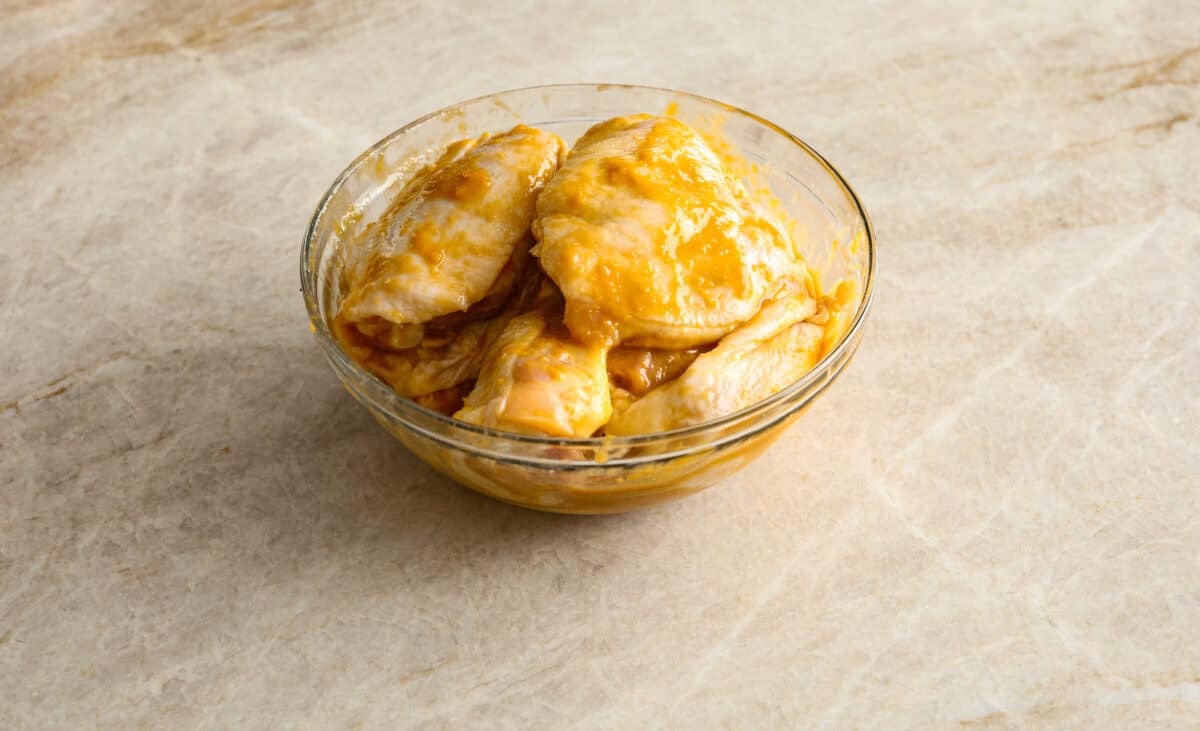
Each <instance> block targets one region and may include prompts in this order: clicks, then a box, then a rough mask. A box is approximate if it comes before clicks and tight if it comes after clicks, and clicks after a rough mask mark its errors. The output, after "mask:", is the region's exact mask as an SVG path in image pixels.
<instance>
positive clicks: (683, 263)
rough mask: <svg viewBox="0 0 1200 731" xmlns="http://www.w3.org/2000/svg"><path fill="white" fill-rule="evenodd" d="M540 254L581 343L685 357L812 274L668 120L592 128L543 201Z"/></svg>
mask: <svg viewBox="0 0 1200 731" xmlns="http://www.w3.org/2000/svg"><path fill="white" fill-rule="evenodd" d="M533 233H534V236H535V237H536V238H537V240H538V244H537V246H536V247H535V249H534V254H535V255H536V256H537V257H538V259H539V261H540V262H541V265H542V268H543V269H544V270H545V271H546V273H547V274H548V275H549V276H550V278H551V279H553V280H554V282H555V283H556V284H557V285H558V286H559V288H560V289H561V290H562V292H563V295H564V296H565V297H566V301H567V307H566V316H565V319H566V324H567V327H568V328H570V330H571V333H572V334H573V335H574V336H575V337H576V338H577V339H579V340H581V341H585V342H600V343H605V344H608V345H615V344H617V343H626V344H630V345H640V346H645V347H658V348H672V349H682V348H689V347H692V346H696V345H702V344H705V343H711V342H713V341H715V340H717V339H719V338H720V337H721V336H723V335H725V334H726V333H728V332H730V331H732V330H733V329H734V328H735V327H737V326H738V325H739V324H741V323H743V322H745V321H747V320H749V319H750V318H751V317H753V316H754V313H755V312H757V311H758V309H759V307H760V305H761V304H762V303H763V301H764V300H767V299H769V298H771V297H773V296H775V294H776V293H777V292H778V291H779V290H780V288H781V287H783V286H786V283H789V282H799V281H803V279H804V277H805V276H806V269H805V267H804V264H803V261H802V260H801V259H800V257H799V256H798V255H797V253H796V251H795V248H794V246H793V245H792V241H791V239H790V237H789V236H788V235H787V234H786V232H785V231H784V230H783V229H782V227H781V226H780V225H779V224H778V222H776V221H775V220H773V219H772V218H771V217H770V216H769V215H768V214H767V213H766V211H765V210H763V209H762V208H761V207H760V206H758V205H756V204H755V202H754V201H753V200H751V198H750V196H749V195H748V194H747V193H746V190H745V188H744V187H743V186H742V184H741V182H740V181H739V180H738V179H737V178H736V177H735V176H734V175H732V174H731V173H730V172H728V171H727V170H726V169H725V167H724V166H723V165H722V162H721V160H720V158H719V157H718V156H717V155H716V153H714V152H713V150H712V148H711V147H709V145H708V144H707V143H706V142H705V141H704V139H703V137H701V136H700V135H699V134H698V133H697V132H696V131H695V130H693V129H692V128H691V127H688V126H687V125H685V124H683V123H682V122H679V121H678V120H675V119H672V118H668V117H652V116H647V115H635V116H629V117H618V118H615V119H611V120H608V121H607V122H603V123H601V124H598V125H596V126H594V127H592V128H591V129H590V130H588V131H587V133H585V134H584V135H583V137H582V138H580V140H579V141H578V142H577V143H576V144H575V146H574V148H573V149H572V150H571V153H570V155H569V156H568V158H567V160H566V161H565V162H564V163H563V164H562V166H561V167H560V168H559V170H558V172H557V173H556V174H555V175H554V177H553V178H552V179H551V180H550V182H549V183H548V184H547V185H546V188H545V190H543V191H542V194H541V195H540V196H539V198H538V202H537V215H536V217H535V219H534V222H533Z"/></svg>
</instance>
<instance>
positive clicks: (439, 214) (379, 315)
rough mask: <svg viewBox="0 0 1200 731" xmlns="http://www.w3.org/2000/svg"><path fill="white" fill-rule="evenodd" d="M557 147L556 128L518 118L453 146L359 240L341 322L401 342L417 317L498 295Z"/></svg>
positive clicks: (408, 342) (525, 243)
mask: <svg viewBox="0 0 1200 731" xmlns="http://www.w3.org/2000/svg"><path fill="white" fill-rule="evenodd" d="M564 154H565V146H564V145H563V142H562V140H561V139H559V138H558V137H557V136H556V135H553V134H550V133H548V132H544V131H542V130H538V129H534V128H531V127H526V126H524V125H519V126H517V127H515V128H513V129H512V130H511V131H509V132H506V133H504V134H501V135H497V136H495V137H490V138H489V137H486V136H485V137H483V138H480V139H477V140H464V141H461V142H458V143H455V144H454V145H451V146H450V147H449V148H448V149H447V151H446V152H445V153H444V154H443V155H442V157H441V158H440V159H439V160H438V161H437V162H436V163H435V164H434V165H433V166H432V168H430V169H426V170H424V171H422V172H421V173H419V174H418V175H417V176H416V178H415V179H414V180H413V181H410V183H409V184H408V185H406V186H405V187H404V189H403V190H402V191H401V193H400V195H399V196H398V197H397V198H396V200H395V201H393V202H392V204H391V206H390V207H389V209H388V210H387V212H386V213H384V215H383V217H382V218H381V219H380V220H379V221H378V222H377V223H376V224H375V225H373V226H371V227H370V228H369V229H368V231H367V235H366V237H365V240H364V241H362V242H358V243H356V247H357V248H359V249H360V250H361V251H360V252H359V253H357V254H356V255H355V256H354V257H353V260H352V261H351V262H350V263H349V264H348V266H347V268H346V271H345V272H344V275H345V276H344V282H343V286H344V290H345V291H346V293H347V294H346V296H345V298H344V299H343V300H342V302H341V306H340V308H339V310H338V314H337V319H338V320H339V322H340V325H341V327H342V328H343V329H344V328H346V327H349V326H353V327H355V328H357V329H358V330H359V331H360V332H362V334H363V335H364V336H366V337H367V338H369V339H371V340H373V341H375V342H376V343H378V344H379V345H380V346H381V347H385V348H388V349H392V350H399V349H404V348H407V347H412V346H414V345H416V344H417V343H418V342H419V341H420V340H421V336H422V333H421V327H420V325H421V324H422V323H426V322H429V321H431V320H434V319H435V318H438V317H443V316H447V315H451V314H453V313H462V312H465V311H467V310H468V309H469V308H470V307H471V306H472V305H474V304H475V303H477V302H479V301H480V300H484V299H485V298H490V299H492V300H498V301H500V302H503V300H504V298H505V297H507V295H508V294H509V293H510V292H511V288H512V287H515V285H516V283H517V281H518V280H519V278H520V277H519V276H515V277H507V278H506V277H503V276H501V275H502V274H503V273H504V272H505V271H506V268H507V270H508V271H510V272H513V273H515V274H518V275H519V274H520V273H521V271H523V269H524V263H525V259H526V255H527V252H528V247H529V245H530V243H531V241H530V238H529V227H530V223H531V221H532V219H533V214H534V205H535V201H536V199H537V196H538V193H539V192H540V191H541V190H542V187H543V186H544V185H545V183H546V181H547V180H549V179H550V176H551V175H552V174H553V173H554V171H555V169H557V167H558V163H559V161H560V159H561V158H562V156H563V155H564ZM506 287H507V288H509V289H508V290H507V291H505V288H506Z"/></svg>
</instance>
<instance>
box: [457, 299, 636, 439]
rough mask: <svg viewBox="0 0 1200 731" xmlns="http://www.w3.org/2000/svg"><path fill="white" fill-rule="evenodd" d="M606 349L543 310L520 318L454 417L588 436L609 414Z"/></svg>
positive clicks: (493, 352) (526, 430)
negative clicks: (580, 339)
mask: <svg viewBox="0 0 1200 731" xmlns="http://www.w3.org/2000/svg"><path fill="white" fill-rule="evenodd" d="M605 353H606V349H605V348H604V347H602V346H599V345H585V344H581V343H578V342H576V341H575V340H573V339H572V338H571V334H570V333H569V332H567V330H566V328H564V327H563V326H562V325H561V323H555V321H554V318H552V317H550V316H548V315H547V314H546V313H544V312H536V311H535V312H529V313H526V314H524V315H519V316H518V317H516V318H514V319H513V320H512V321H510V322H509V323H508V325H507V326H506V327H505V328H504V332H502V333H501V334H500V336H499V337H498V338H497V339H496V340H495V341H494V342H493V343H492V344H491V346H490V348H489V350H488V355H487V358H486V359H485V361H484V364H483V368H482V370H481V371H480V373H479V382H478V383H477V384H476V386H475V389H474V390H473V391H471V393H470V395H469V396H467V399H466V403H465V405H464V406H463V408H462V409H461V410H460V411H459V412H458V413H456V414H455V415H454V416H455V418H457V419H462V420H463V421H467V422H470V423H472V424H479V425H481V426H489V427H493V428H496V429H504V430H507V431H514V432H520V433H524V434H545V435H548V436H554V437H590V436H591V435H592V434H593V433H594V432H595V431H596V430H597V429H599V428H600V427H602V426H604V423H605V422H606V421H608V417H609V416H610V415H611V414H612V400H611V397H610V395H609V386H608V373H607V371H606V370H605V367H604V362H605Z"/></svg>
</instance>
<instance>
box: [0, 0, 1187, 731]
mask: <svg viewBox="0 0 1200 731" xmlns="http://www.w3.org/2000/svg"><path fill="white" fill-rule="evenodd" d="M807 5H808V4H801V3H782V2H781V3H777V4H764V3H758V2H750V1H746V2H739V3H730V4H727V5H724V4H723V5H717V4H715V3H714V4H712V5H711V6H706V5H702V4H699V3H686V2H678V1H675V0H672V1H670V2H667V1H662V2H604V3H590V2H589V3H584V2H580V3H546V4H542V5H539V4H537V3H534V2H528V1H526V0H518V1H517V2H507V3H483V2H470V3H443V2H424V3H418V2H398V3H384V2H378V3H371V2H349V3H341V2H309V3H296V4H294V5H293V4H287V3H283V2H253V3H232V2H231V3H227V4H224V5H221V4H219V3H183V2H180V3H174V2H172V3H166V2H163V3H150V2H137V1H132V0H131V1H130V2H119V3H108V2H95V1H91V2H89V1H86V0H74V1H73V0H63V1H61V2H45V3H41V2H29V0H16V2H12V1H11V0H10V2H7V3H5V6H4V9H3V12H2V13H0V66H2V68H3V71H2V72H0V73H2V76H0V130H2V133H0V176H2V177H0V204H2V206H0V210H3V212H4V215H5V223H4V225H3V227H2V231H3V233H2V234H0V302H2V303H3V304H2V308H0V335H2V342H3V345H2V346H0V373H3V380H2V382H0V728H5V729H24V728H29V729H49V728H71V729H74V728H87V727H93V726H97V727H106V728H335V729H336V728H367V729H376V728H379V729H388V728H401V727H404V728H407V727H412V728H431V729H437V728H456V729H457V728H519V727H527V728H576V729H601V728H622V729H630V728H659V727H661V728H770V727H776V728H779V727H794V728H817V727H819V728H887V729H906V728H913V729H928V728H944V729H964V728H969V729H1007V728H1019V729H1020V728H1062V729H1068V728H1071V729H1074V728H1098V729H1116V728H1120V729H1159V728H1180V729H1182V728H1197V727H1200V447H1198V446H1197V443H1198V439H1200V351H1198V347H1200V343H1198V337H1197V332H1198V328H1200V297H1198V294H1197V291H1198V289H1200V184H1198V182H1197V177H1198V173H1200V46H1198V45H1197V44H1198V43H1200V8H1198V7H1197V6H1196V5H1195V3H1193V2H1187V1H1184V2H1159V1H1151V0H1138V1H1133V2H1130V1H1128V0H1094V1H1091V2H1082V1H1080V0H1070V1H1068V2H1058V3H1022V4H1021V5H1020V6H1017V5H1015V4H1008V3H1004V4H1000V3H996V4H992V3H910V2H896V1H893V0H887V1H885V2H879V3H851V2H830V3H820V4H819V6H817V7H806V6H807ZM590 80H595V81H620V82H635V83H636V82H641V83H651V84H655V85H661V86H669V87H677V88H682V89H687V90H691V91H696V92H700V93H703V94H706V95H709V96H714V97H717V98H719V99H723V100H726V101H729V102H732V103H735V104H738V105H741V106H744V107H746V108H748V109H751V110H754V111H756V112H758V113H760V114H762V115H764V116H766V117H767V118H769V119H772V120H774V121H777V122H779V123H780V124H782V125H784V126H785V127H787V128H789V129H791V130H793V131H795V132H796V133H797V134H799V135H800V136H802V137H804V138H805V139H806V140H808V141H809V142H811V143H812V144H813V145H814V146H815V147H816V148H817V149H818V150H820V151H822V152H823V153H824V154H826V155H827V156H828V157H829V158H830V159H831V160H832V161H833V162H834V164H835V165H837V166H839V168H840V169H841V170H842V171H843V172H844V173H845V174H846V175H847V177H848V178H849V179H850V180H851V182H852V183H853V184H855V185H856V187H857V189H858V191H859V193H860V194H861V195H862V197H863V199H864V201H865V203H866V205H867V207H868V209H869V210H870V211H871V213H872V215H873V218H874V221H875V224H876V227H877V229H878V235H879V240H880V250H881V253H880V266H879V268H880V279H879V289H878V299H877V301H876V305H877V307H876V309H875V312H874V315H873V318H872V321H871V322H870V326H869V329H868V331H867V334H866V338H865V341H864V344H863V347H862V350H861V351H860V353H859V357H858V358H857V360H856V361H855V362H854V363H853V364H852V365H851V367H850V369H849V370H848V372H847V373H846V375H845V377H844V378H843V379H842V380H841V381H840V382H839V384H838V385H837V386H836V387H835V388H834V389H833V390H832V391H831V392H830V393H829V394H828V395H827V397H825V398H824V399H823V400H822V401H821V402H819V403H818V405H817V406H816V407H814V408H813V409H812V410H811V412H810V413H809V414H808V415H807V416H806V417H805V419H803V420H802V421H801V422H800V423H799V424H797V425H796V426H795V427H794V428H793V429H792V430H791V431H790V432H788V434H787V435H786V436H785V437H784V438H783V439H782V440H781V441H780V443H778V444H777V445H776V446H775V447H773V448H772V449H771V451H769V452H768V453H767V455H766V456H765V457H764V458H763V459H762V460H761V461H759V462H757V463H756V464H754V465H753V466H752V467H750V468H748V469H747V470H745V471H744V472H742V473H741V474H740V475H739V476H737V477H736V478H734V479H731V480H729V481H728V482H727V483H726V484H724V485H722V486H720V487H718V488H714V489H712V490H709V491H707V492H705V493H702V494H700V495H698V496H696V497H693V498H690V499H688V500H685V501H682V502H678V503H674V504H671V505H667V506H663V507H660V508H655V509H651V510H646V511H644V512H640V513H635V514H628V515H623V516H615V517H604V518H570V517H561V516H554V515H543V514H538V513H533V512H527V511H523V510H519V509H516V508H511V507H508V506H505V505H501V504H498V503H495V502H491V501H489V500H487V499H485V498H482V497H479V496H477V495H475V494H473V493H470V492H468V491H466V490H464V489H462V488H459V487H457V486H455V485H453V484H451V483H449V482H447V481H446V480H445V479H443V478H441V477H439V476H437V475H435V474H433V473H432V472H431V471H430V470H429V469H428V468H427V467H425V466H424V465H423V464H421V463H419V462H418V461H416V460H415V459H414V458H413V457H412V456H410V455H409V454H408V453H407V452H405V451H404V449H403V448H401V447H400V446H398V445H397V444H396V443H394V442H393V441H392V440H391V439H390V438H389V437H388V436H387V435H386V434H385V433H384V432H383V431H382V430H381V429H379V428H378V427H377V426H376V425H375V424H374V423H373V422H371V421H370V420H369V418H368V416H367V414H366V413H365V412H364V411H363V409H361V408H360V407H359V406H358V405H357V404H356V403H354V402H353V401H352V400H351V399H350V398H349V397H348V396H347V395H346V393H344V392H343V391H342V390H341V388H340V387H339V385H338V383H337V380H336V379H335V378H334V376H333V374H332V373H331V372H330V371H329V369H328V368H327V366H326V365H325V363H324V362H323V360H322V357H321V355H320V354H319V352H318V350H317V346H316V345H315V343H314V342H313V341H312V338H311V337H310V335H309V333H308V330H307V327H306V319H305V315H304V312H303V306H302V302H301V298H300V295H299V293H298V292H297V289H298V276H297V265H298V262H297V260H298V255H297V254H298V246H299V241H300V236H301V234H302V232H303V228H304V226H305V224H306V222H307V219H308V216H309V215H310V213H311V211H312V208H313V207H314V205H315V204H316V202H317V199H318V197H319V196H320V195H321V193H322V192H323V191H324V190H325V188H326V186H327V185H328V184H329V183H330V182H331V181H332V179H333V177H334V176H335V175H336V174H337V173H338V171H339V170H340V169H341V168H342V167H343V166H344V165H345V164H346V163H347V162H349V160H351V159H352V158H353V157H354V156H355V155H356V154H357V153H358V152H359V151H360V150H362V149H364V148H365V147H367V146H368V145H369V144H371V143H372V142H373V141H374V140H376V139H377V138H379V137H381V136H383V135H384V134H386V133H387V132H389V131H391V130H392V129H394V128H396V127H398V126H400V125H401V124H403V123H405V122H407V121H409V120H410V119H413V118H415V117H417V116H419V115H421V114H424V113H426V112H428V111H431V110H434V109H437V108H439V107H441V106H444V105H446V104H449V103H452V102H455V101H457V100H460V99H464V98H467V97H471V96H474V95H478V94H481V93H486V92H489V91H493V90H497V89H502V88H508V87H515V86H524V85H529V84H538V83H548V82H555V81H590Z"/></svg>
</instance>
